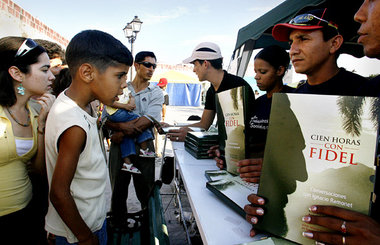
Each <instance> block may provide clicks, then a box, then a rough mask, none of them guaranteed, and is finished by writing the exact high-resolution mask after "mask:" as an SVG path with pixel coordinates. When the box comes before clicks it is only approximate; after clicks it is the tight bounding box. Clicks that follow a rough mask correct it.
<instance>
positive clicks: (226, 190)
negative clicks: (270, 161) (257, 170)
mask: <svg viewBox="0 0 380 245" xmlns="http://www.w3.org/2000/svg"><path fill="white" fill-rule="evenodd" d="M205 176H206V178H207V179H208V180H209V181H208V182H207V183H206V187H207V189H209V190H210V191H212V192H213V193H214V194H215V195H216V196H217V197H218V198H219V199H221V200H222V201H223V202H224V203H225V204H227V205H228V206H229V207H230V208H232V209H233V210H235V211H236V212H237V213H238V214H240V215H241V216H242V217H243V218H245V212H244V206H245V205H247V204H248V201H247V196H248V195H249V194H256V193H257V187H258V184H254V183H247V182H245V181H243V180H242V179H241V178H240V176H235V175H232V174H230V173H229V172H227V171H226V170H207V171H205Z"/></svg>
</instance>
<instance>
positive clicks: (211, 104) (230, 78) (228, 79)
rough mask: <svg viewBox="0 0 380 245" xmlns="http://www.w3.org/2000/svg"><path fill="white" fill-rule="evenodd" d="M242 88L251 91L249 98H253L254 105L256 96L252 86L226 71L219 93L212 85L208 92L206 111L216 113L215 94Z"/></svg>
mask: <svg viewBox="0 0 380 245" xmlns="http://www.w3.org/2000/svg"><path fill="white" fill-rule="evenodd" d="M240 86H245V87H247V88H248V89H249V97H250V98H253V99H252V103H253V101H254V98H255V96H254V93H253V90H252V88H251V86H250V85H249V84H248V83H247V82H246V81H245V80H244V79H243V78H241V77H238V76H235V75H232V74H229V73H227V72H226V71H224V76H223V80H222V82H221V83H220V86H219V88H218V91H215V88H214V86H213V85H212V84H211V86H210V88H209V89H208V90H207V93H206V101H205V109H207V110H213V111H216V104H215V103H216V102H215V94H216V93H220V92H223V91H226V90H229V89H232V88H237V87H240ZM251 95H252V96H251Z"/></svg>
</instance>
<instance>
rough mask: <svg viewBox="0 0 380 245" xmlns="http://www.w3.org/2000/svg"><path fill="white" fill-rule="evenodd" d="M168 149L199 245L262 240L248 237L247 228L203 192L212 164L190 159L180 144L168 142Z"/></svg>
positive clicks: (242, 222)
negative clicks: (188, 207)
mask: <svg viewBox="0 0 380 245" xmlns="http://www.w3.org/2000/svg"><path fill="white" fill-rule="evenodd" d="M172 146H173V151H174V155H175V160H176V164H177V167H178V169H179V172H180V175H181V178H182V180H183V183H184V186H185V189H186V193H187V196H188V199H189V202H190V206H191V209H192V211H193V214H194V217H195V220H196V222H197V226H198V229H199V232H200V234H201V237H202V241H203V244H211V245H212V244H215V245H222V244H241V243H247V242H252V241H255V240H256V241H257V240H262V237H263V236H264V235H262V236H256V237H255V238H252V237H250V236H249V231H250V229H251V225H250V224H249V223H248V222H247V221H246V220H245V219H244V218H242V217H241V216H240V215H239V214H237V213H236V212H235V211H234V210H232V209H231V208H229V207H228V206H227V205H226V204H224V203H223V202H222V201H221V200H220V199H218V198H217V197H216V196H215V194H213V193H212V192H211V191H209V190H208V189H207V188H206V182H207V179H206V177H205V175H204V172H205V170H216V169H217V167H216V165H215V161H214V160H212V159H202V160H198V159H196V158H194V157H193V156H191V155H190V154H189V153H188V152H186V151H185V149H184V143H183V142H172ZM247 204H248V201H247Z"/></svg>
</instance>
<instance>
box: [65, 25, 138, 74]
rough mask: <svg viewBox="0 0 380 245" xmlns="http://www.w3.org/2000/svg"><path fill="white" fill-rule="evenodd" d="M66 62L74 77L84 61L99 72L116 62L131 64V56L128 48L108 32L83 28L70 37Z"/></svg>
mask: <svg viewBox="0 0 380 245" xmlns="http://www.w3.org/2000/svg"><path fill="white" fill-rule="evenodd" d="M66 62H67V64H68V66H69V68H70V74H71V76H72V77H74V76H75V74H76V72H77V71H78V68H79V67H80V66H81V65H82V64H84V63H89V64H92V65H94V66H95V67H96V68H97V69H98V70H99V71H100V72H104V71H105V70H106V69H107V68H108V67H109V66H115V65H117V64H125V65H127V66H131V65H132V64H133V57H132V54H131V52H130V51H129V49H128V48H127V47H125V46H124V44H122V43H121V42H120V41H119V40H117V39H116V38H114V37H113V36H111V35H110V34H108V33H105V32H102V31H98V30H85V31H82V32H80V33H78V34H76V35H75V36H74V37H73V38H72V39H71V41H70V43H69V45H68V46H67V49H66Z"/></svg>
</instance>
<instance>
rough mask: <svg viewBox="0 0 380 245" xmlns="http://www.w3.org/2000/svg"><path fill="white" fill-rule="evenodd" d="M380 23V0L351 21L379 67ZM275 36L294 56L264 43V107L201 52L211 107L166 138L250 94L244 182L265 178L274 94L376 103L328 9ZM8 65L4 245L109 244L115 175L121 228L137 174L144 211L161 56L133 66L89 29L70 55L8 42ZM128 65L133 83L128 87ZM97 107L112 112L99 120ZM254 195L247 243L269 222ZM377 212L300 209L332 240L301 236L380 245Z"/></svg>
mask: <svg viewBox="0 0 380 245" xmlns="http://www.w3.org/2000/svg"><path fill="white" fill-rule="evenodd" d="M379 16H380V1H377V0H375V1H369V0H364V1H363V4H362V5H361V7H360V9H358V11H357V13H356V14H355V16H353V18H354V19H355V21H357V22H359V23H360V24H361V25H360V29H359V30H358V34H359V35H360V37H359V39H358V42H359V43H361V44H362V45H363V48H364V53H365V55H366V56H368V57H371V58H377V59H380V36H379V33H380V20H379ZM272 35H273V37H274V38H275V39H276V40H278V41H283V42H289V43H290V50H289V53H288V52H286V50H285V49H283V48H281V47H279V46H268V47H266V48H264V49H262V50H261V51H260V52H259V53H258V54H257V55H256V56H255V57H254V67H255V68H254V69H255V73H256V76H255V79H256V81H257V85H258V87H259V89H260V90H262V91H265V92H266V94H265V95H262V96H261V97H258V98H257V99H255V93H254V92H253V90H252V88H251V86H250V85H249V84H248V83H247V82H246V81H245V80H244V79H242V78H240V77H238V76H235V75H232V74H229V73H227V72H226V71H225V70H223V68H222V65H223V57H222V54H221V51H220V48H219V47H218V45H216V44H215V43H211V42H203V43H200V44H199V45H197V46H196V47H195V49H194V50H193V52H192V55H191V56H190V57H189V58H188V59H186V60H184V63H191V64H193V65H194V72H195V73H196V74H197V76H198V78H199V80H200V81H209V82H210V83H211V86H210V88H209V90H208V91H207V95H206V103H205V108H204V111H203V114H202V117H201V119H200V121H199V122H196V123H194V124H191V125H189V127H182V128H180V129H179V130H172V131H170V132H169V133H168V137H169V138H170V140H172V141H184V139H185V137H186V134H187V132H189V131H190V130H191V129H190V127H202V128H204V129H208V128H209V127H210V126H211V125H212V123H213V121H214V118H215V115H216V111H217V105H216V101H215V97H216V94H217V93H220V92H223V91H226V90H229V89H232V88H236V87H239V86H243V87H244V88H245V89H246V90H247V91H248V94H249V97H250V101H252V103H250V104H249V105H248V108H246V110H248V111H249V112H250V117H249V118H247V123H246V124H245V125H246V126H247V130H246V138H247V143H248V149H249V151H250V153H251V154H250V156H249V159H245V160H242V161H240V162H239V163H238V167H239V169H238V172H239V173H240V176H241V178H243V179H244V180H245V181H247V182H254V183H258V182H259V180H260V173H261V167H262V162H263V152H264V149H265V143H266V142H265V140H266V134H267V130H268V125H269V113H270V110H271V100H272V96H273V94H274V93H302V94H324V95H352V96H379V95H380V90H379V88H380V87H379V86H380V85H379V84H380V81H379V80H380V78H379V77H376V78H374V79H372V80H367V79H366V78H364V77H361V76H359V75H357V74H354V73H352V72H349V71H346V70H345V69H344V68H340V67H338V65H337V59H338V57H339V54H340V50H341V47H342V44H343V43H344V37H343V36H342V35H341V34H340V32H339V26H337V25H336V24H335V22H334V15H333V14H332V13H331V12H329V10H328V9H313V10H309V11H307V12H304V13H299V14H298V15H297V16H296V17H294V18H293V19H292V20H291V21H290V22H289V23H281V24H277V25H275V26H274V27H273V32H272ZM0 57H1V58H0V84H1V87H2V89H1V90H0V130H1V131H0V153H1V154H0V200H1V201H0V230H1V232H2V236H1V238H0V239H2V241H1V243H2V244H3V243H4V244H47V243H49V244H107V229H106V227H107V221H106V212H107V210H106V201H107V200H106V196H105V188H106V183H107V180H108V178H110V180H111V187H112V198H111V210H112V212H113V216H114V218H116V219H115V224H116V225H117V224H118V222H119V223H121V222H122V218H123V217H124V216H123V214H124V213H126V212H127V207H126V199H127V197H128V185H129V183H130V181H131V179H132V176H133V181H134V186H135V188H136V194H137V197H138V199H139V201H140V203H141V208H142V209H144V208H146V207H147V206H148V199H149V193H150V191H151V187H152V185H153V182H154V171H155V169H154V156H155V153H154V149H155V148H154V144H153V138H154V136H153V135H154V134H153V131H152V130H153V125H154V122H153V120H152V118H153V119H154V120H156V121H161V118H162V113H164V115H165V109H163V105H164V104H167V103H168V102H167V101H166V100H165V99H164V93H163V90H162V89H161V88H165V87H166V85H167V81H166V80H162V81H160V83H159V86H156V85H154V84H152V83H150V79H151V78H152V76H153V73H154V71H155V68H156V66H157V65H156V62H157V58H156V56H155V54H154V53H153V52H150V51H142V52H139V53H138V54H136V56H135V58H133V56H132V54H131V52H130V51H129V50H128V48H126V47H125V46H124V45H123V44H122V43H121V42H120V41H118V40H117V39H115V38H114V37H113V36H111V35H109V34H107V33H105V32H102V31H97V30H86V31H82V32H80V33H78V34H77V35H75V36H74V37H73V38H72V40H71V41H70V43H69V45H68V47H67V49H66V52H65V56H63V51H62V49H60V48H59V46H57V45H54V43H51V42H48V41H45V40H32V39H30V38H23V37H4V38H1V39H0ZM290 61H291V62H292V64H293V66H294V68H295V71H296V72H298V73H302V74H305V75H306V77H307V80H306V82H304V83H300V84H299V85H298V86H297V88H290V87H288V86H284V85H283V84H284V81H283V78H284V75H285V72H286V70H287V67H288V66H289V62H290ZM66 64H67V66H68V67H65V66H66ZM131 67H133V68H134V69H135V70H136V76H135V78H134V79H133V80H132V81H129V82H128V83H127V74H128V71H129V69H130V68H131ZM160 87H161V88H160ZM97 101H98V102H100V103H102V104H104V105H105V106H106V107H105V108H106V109H103V113H102V116H101V118H100V119H101V120H100V119H99V114H98V107H97V105H96V104H95V102H97ZM162 124H163V125H165V123H162ZM103 125H104V127H105V128H106V129H107V130H110V131H111V132H112V134H111V149H110V154H109V159H108V170H107V159H106V157H105V156H106V154H105V152H104V143H103V140H102V137H99V133H101V132H103V131H102V130H99V129H100V127H101V126H103ZM209 154H210V155H212V156H214V159H215V160H216V164H217V166H218V167H219V168H225V159H224V158H223V148H221V147H219V146H214V147H212V148H211V149H210V150H209ZM108 171H109V172H108ZM376 171H377V170H376ZM379 183H380V181H377V182H376V186H375V194H377V192H378V189H379V187H378V185H379ZM247 198H248V202H249V203H250V204H248V205H246V206H245V208H244V210H245V212H246V219H247V222H249V223H251V224H252V225H253V228H252V230H251V231H250V235H251V236H255V235H256V234H257V231H256V229H255V224H257V223H258V222H260V217H261V216H263V215H265V211H264V210H265V209H264V207H263V205H265V200H264V198H262V197H260V196H257V195H255V194H251V195H250V196H248V197H247ZM379 211H380V208H379V205H378V202H376V201H375V203H374V208H373V210H372V213H371V216H368V215H364V214H359V213H357V212H353V211H349V210H346V209H343V208H338V207H334V206H320V205H313V206H311V207H310V212H311V213H312V214H309V213H308V212H307V210H300V212H305V215H304V216H303V218H302V221H303V222H305V223H308V224H317V225H320V226H322V227H325V228H328V229H329V230H330V231H329V232H321V231H305V232H303V234H302V235H303V236H305V237H307V238H310V239H313V240H315V241H317V242H318V244H359V243H364V244H377V243H378V242H380V223H379V222H380V216H379V213H380V212H379ZM321 214H323V215H324V216H320V215H321ZM117 217H119V218H120V219H119V220H118V219H117Z"/></svg>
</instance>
